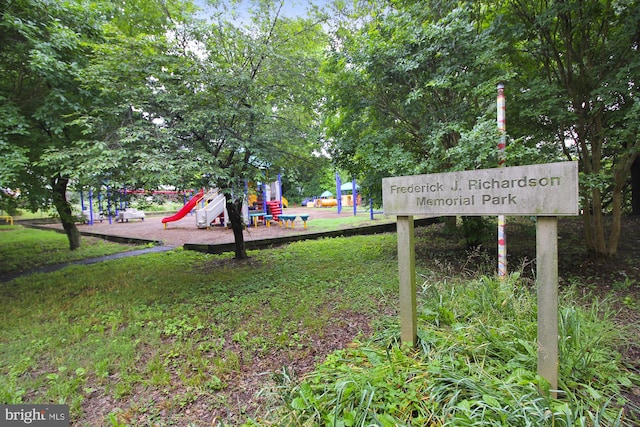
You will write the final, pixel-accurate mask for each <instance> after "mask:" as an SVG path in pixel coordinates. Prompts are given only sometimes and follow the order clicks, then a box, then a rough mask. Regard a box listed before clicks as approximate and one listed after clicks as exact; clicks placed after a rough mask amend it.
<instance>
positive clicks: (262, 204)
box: [80, 175, 306, 229]
mask: <svg viewBox="0 0 640 427" xmlns="http://www.w3.org/2000/svg"><path fill="white" fill-rule="evenodd" d="M257 187H258V189H257V191H256V192H255V193H254V194H249V189H248V185H247V186H246V187H245V194H246V196H247V199H248V202H249V203H248V204H247V203H244V204H243V206H242V217H243V219H244V222H245V224H248V225H250V226H251V225H253V226H257V225H258V223H259V222H263V223H264V224H265V225H269V224H270V222H271V221H276V222H280V221H279V216H280V215H282V212H283V211H282V209H283V207H287V206H288V202H287V199H286V198H284V197H282V185H281V181H280V175H278V181H275V182H271V183H258V184H257ZM129 194H136V195H149V194H151V195H156V194H162V195H178V194H183V197H184V205H183V206H182V208H180V209H179V210H178V211H177V212H176V213H174V214H173V215H169V216H166V217H164V218H162V224H163V225H164V229H166V228H167V224H168V223H170V222H175V221H179V220H181V219H183V218H184V217H185V216H187V215H188V214H193V213H195V216H196V220H195V223H196V227H197V228H200V229H203V228H206V229H209V228H210V227H211V226H213V225H214V223H215V221H216V219H217V220H218V221H219V224H220V225H222V226H225V225H228V224H229V215H228V212H227V209H226V204H227V200H226V198H225V196H224V194H222V193H220V191H219V190H218V189H213V190H210V191H208V192H206V193H205V191H204V189H201V190H200V191H199V192H197V193H195V194H194V195H193V196H192V197H191V198H190V199H189V200H188V201H187V198H186V197H187V196H186V192H179V191H173V190H160V191H155V190H154V191H145V190H139V189H138V190H132V189H127V188H123V189H121V190H111V189H110V188H109V187H108V186H107V187H106V202H107V206H106V209H105V208H104V206H103V200H104V197H103V193H102V192H100V191H98V192H97V202H98V203H97V204H98V209H97V210H95V209H94V204H95V200H94V191H93V189H89V192H88V202H89V203H88V206H85V199H84V193H83V191H80V204H81V210H82V217H83V219H84V222H86V223H88V224H89V225H93V224H94V221H100V222H102V221H103V220H104V219H105V218H107V217H108V219H109V224H111V223H112V220H113V219H114V218H115V220H116V222H118V221H121V222H123V223H124V222H129V220H130V219H140V220H143V221H144V218H145V213H144V211H142V210H139V209H135V208H132V207H130V206H129V205H128V197H127V195H129ZM118 204H119V208H118ZM198 205H200V207H199V208H198ZM250 205H251V208H250ZM114 207H115V214H114V213H113V210H112V208H114ZM105 213H106V214H107V215H106V216H105ZM305 225H306V223H305Z"/></svg>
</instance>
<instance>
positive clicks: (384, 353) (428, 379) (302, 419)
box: [247, 274, 640, 426]
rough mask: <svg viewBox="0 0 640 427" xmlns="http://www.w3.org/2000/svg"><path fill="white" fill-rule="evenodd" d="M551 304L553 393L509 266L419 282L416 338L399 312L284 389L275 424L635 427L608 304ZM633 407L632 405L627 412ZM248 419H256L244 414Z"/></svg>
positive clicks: (528, 296)
mask: <svg viewBox="0 0 640 427" xmlns="http://www.w3.org/2000/svg"><path fill="white" fill-rule="evenodd" d="M573 301H574V300H573V299H572V298H571V294H570V293H569V294H566V295H565V296H564V298H563V300H562V302H561V312H560V361H559V363H560V366H559V376H560V378H561V382H560V390H559V397H558V398H557V399H552V398H550V397H549V393H548V392H549V385H548V383H547V382H546V381H545V380H544V379H543V378H540V377H539V376H538V375H537V373H536V366H537V363H536V358H537V345H536V318H535V316H536V314H535V313H536V300H535V293H534V292H532V290H531V288H530V287H529V286H527V285H526V283H524V282H523V281H522V280H520V278H519V276H518V275H517V274H514V275H512V276H511V277H510V278H509V280H506V281H501V280H498V279H494V278H492V277H487V276H484V277H481V278H479V279H476V280H465V281H455V280H444V281H439V282H436V283H432V284H427V283H425V285H423V289H422V292H421V295H420V304H419V337H418V338H419V344H418V346H417V348H416V349H409V348H406V347H402V346H400V345H399V341H400V338H399V336H400V332H399V325H398V322H397V319H396V318H395V317H389V318H386V319H384V320H383V321H381V322H380V323H379V325H378V327H377V332H376V333H375V334H374V335H373V336H372V337H371V338H369V339H367V340H364V341H362V342H359V343H357V345H354V346H353V347H352V348H347V349H344V350H340V351H337V352H335V353H334V354H332V355H331V356H330V357H328V358H327V360H326V361H325V362H324V363H322V364H320V365H319V366H318V367H317V369H316V370H315V371H314V372H313V373H311V374H309V375H307V376H305V377H304V378H303V379H302V381H300V382H296V381H294V380H291V381H289V382H287V383H286V384H283V385H282V388H281V389H280V390H279V393H278V394H276V399H282V400H281V403H282V405H281V406H279V410H278V411H276V412H275V413H274V414H272V415H273V417H272V418H270V419H272V420H275V421H274V423H273V424H274V425H291V426H310V425H327V426H368V425H377V426H410V425H411V426H417V425H420V426H471V425H495V426H633V425H637V422H638V418H637V416H638V412H635V414H629V412H628V411H625V409H623V408H624V406H625V403H627V402H625V399H624V398H622V397H621V396H622V394H621V391H622V390H624V389H627V390H628V389H629V388H630V387H631V386H632V385H633V384H635V385H636V386H637V385H638V383H639V381H640V379H639V378H638V376H637V375H635V374H633V373H632V372H629V371H627V370H625V368H624V367H623V366H622V365H621V364H620V363H619V362H620V356H619V354H617V353H616V351H615V350H614V349H615V348H616V347H617V346H619V345H620V344H621V343H622V342H623V341H624V331H623V330H622V329H620V328H618V327H616V326H614V323H613V322H612V319H611V314H612V312H611V311H610V310H609V309H608V308H607V304H606V302H602V301H598V302H594V304H593V305H592V306H590V307H586V308H584V307H580V306H577V305H575V304H574V302H573ZM636 410H637V408H636ZM247 425H256V424H254V423H253V422H249V423H248V424H247Z"/></svg>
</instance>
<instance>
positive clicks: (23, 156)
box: [0, 0, 99, 249]
mask: <svg viewBox="0 0 640 427" xmlns="http://www.w3.org/2000/svg"><path fill="white" fill-rule="evenodd" d="M0 17H1V21H0V69H1V70H2V77H1V78H0V99H2V103H3V107H2V108H1V109H0V111H1V112H2V120H0V122H2V125H0V135H2V136H1V138H2V139H1V140H0V150H2V151H3V154H8V156H7V157H4V156H3V167H2V174H1V175H2V177H1V178H2V180H3V183H2V185H3V186H11V187H13V188H16V187H19V188H20V189H21V190H22V194H23V195H24V197H27V198H28V200H29V202H30V205H31V207H32V208H33V209H36V208H38V207H42V206H47V205H48V204H50V203H53V205H54V206H55V207H56V209H57V211H58V214H59V215H60V219H61V220H62V224H63V227H64V229H65V231H66V233H67V236H68V238H69V246H70V248H71V249H75V248H77V247H79V245H80V234H79V233H78V230H77V228H76V226H75V224H74V218H73V216H72V213H71V207H70V205H69V203H68V202H67V201H66V197H65V193H66V190H67V186H68V184H69V182H70V180H71V178H72V174H73V172H72V162H64V163H61V162H58V161H56V160H55V159H54V160H50V158H49V155H50V154H51V153H52V152H58V153H61V154H62V156H64V152H65V149H66V148H67V147H70V146H72V145H73V144H75V142H76V140H77V137H78V135H79V129H78V128H77V127H76V126H74V125H73V124H72V123H71V122H72V120H71V119H69V117H70V116H72V115H73V114H75V113H77V112H78V111H81V110H82V109H83V108H84V107H85V105H86V103H87V102H88V100H89V99H88V97H87V96H86V94H85V93H82V91H80V90H79V87H78V85H77V81H76V78H77V76H78V72H79V70H80V69H81V68H82V67H83V66H84V65H85V64H86V63H87V56H88V53H89V51H88V49H87V47H86V45H85V42H86V40H88V39H90V38H92V37H98V36H99V24H98V23H99V17H98V16H96V14H95V13H94V11H92V10H87V11H85V10H84V9H83V7H82V5H81V4H80V3H72V2H65V3H60V2H57V1H47V0H42V1H35V0H9V1H6V2H3V3H2V5H0ZM4 160H6V162H5V161H4Z"/></svg>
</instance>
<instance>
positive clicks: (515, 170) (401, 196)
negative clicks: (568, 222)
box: [382, 162, 578, 216]
mask: <svg viewBox="0 0 640 427" xmlns="http://www.w3.org/2000/svg"><path fill="white" fill-rule="evenodd" d="M577 176H578V165H577V163H576V162H559V163H547V164H542V165H530V166H515V167H508V168H496V169H480V170H473V171H462V172H449V173H438V174H429V175H412V176H399V177H391V178H384V179H383V180H382V200H383V205H384V212H385V214H387V215H434V216H438V215H468V216H473V215H498V214H500V215H535V216H547V215H553V216H563V215H576V214H577V213H578V212H577V210H578V185H577Z"/></svg>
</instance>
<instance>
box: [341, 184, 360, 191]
mask: <svg viewBox="0 0 640 427" xmlns="http://www.w3.org/2000/svg"><path fill="white" fill-rule="evenodd" d="M340 191H351V192H353V183H352V182H345V183H344V184H342V185H341V186H340ZM356 191H360V186H359V185H358V184H356Z"/></svg>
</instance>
